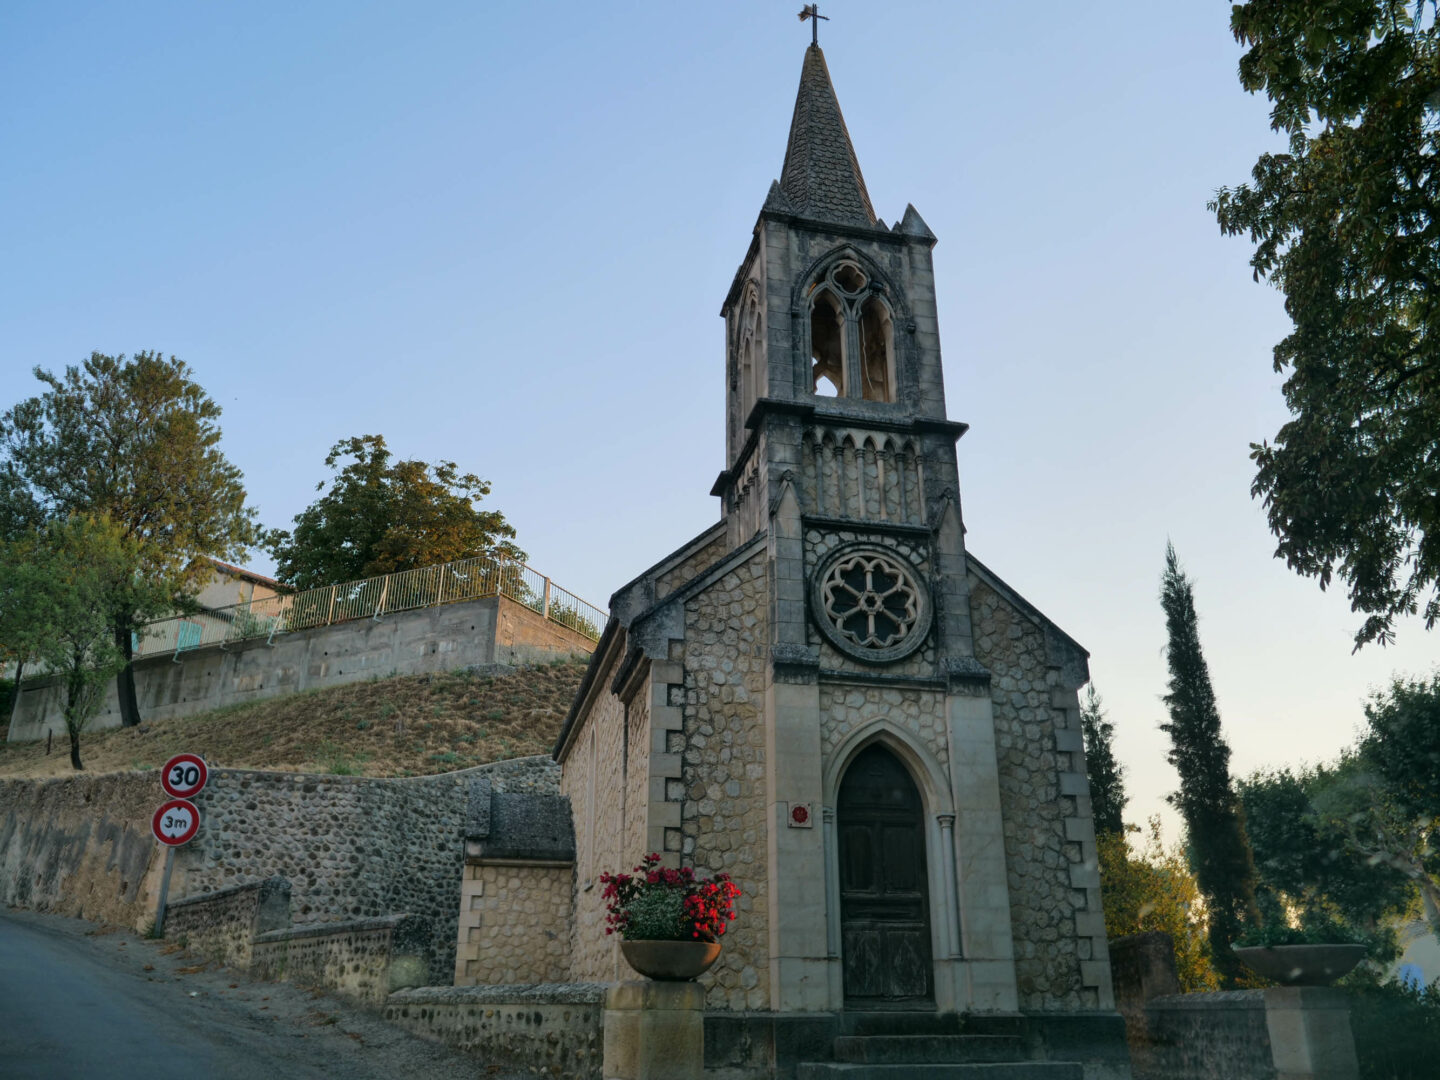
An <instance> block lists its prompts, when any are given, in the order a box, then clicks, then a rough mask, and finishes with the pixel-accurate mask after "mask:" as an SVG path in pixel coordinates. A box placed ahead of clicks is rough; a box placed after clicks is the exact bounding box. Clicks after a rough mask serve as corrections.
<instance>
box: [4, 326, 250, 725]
mask: <svg viewBox="0 0 1440 1080" xmlns="http://www.w3.org/2000/svg"><path fill="white" fill-rule="evenodd" d="M191 375H192V372H191V370H190V368H189V367H188V366H187V365H186V364H185V363H183V362H182V361H180V360H177V359H175V357H173V356H172V357H170V358H169V359H168V360H166V359H165V358H163V357H162V356H161V355H160V354H158V353H150V352H142V353H136V354H135V356H134V357H133V358H131V359H129V360H127V359H126V358H125V357H124V356H104V355H102V354H101V353H92V354H91V356H90V359H88V360H86V361H85V362H84V363H83V364H82V365H80V366H79V367H68V368H66V369H65V372H64V373H63V374H62V375H56V374H52V373H51V372H48V371H45V370H43V369H42V368H36V369H35V377H36V378H37V379H39V380H40V382H41V383H43V384H44V385H45V387H46V389H45V390H44V391H43V392H42V393H40V394H39V395H37V396H35V397H32V398H28V399H26V400H25V401H22V402H20V403H19V404H18V405H15V406H14V407H12V408H11V409H9V410H8V411H6V412H5V413H4V414H3V415H0V477H3V478H4V480H3V482H0V496H3V497H4V501H5V503H6V505H9V506H11V507H12V508H14V507H20V508H21V509H20V510H18V511H14V510H13V509H12V512H13V513H18V514H22V515H23V514H24V513H26V512H27V511H25V510H24V508H25V507H27V506H28V507H29V508H30V511H28V512H29V513H31V515H32V517H33V515H35V514H38V515H39V516H40V517H41V518H43V519H44V520H48V521H61V520H64V519H66V518H68V517H70V516H72V515H82V516H94V517H104V518H106V519H108V520H109V521H110V522H111V523H112V524H113V525H114V526H115V527H116V528H117V529H119V530H120V534H121V536H122V537H123V538H124V539H125V540H126V541H133V542H134V543H135V544H136V546H137V548H136V550H137V559H138V567H139V569H138V573H139V576H140V578H141V579H142V580H143V581H144V582H145V583H146V584H147V587H151V588H154V589H157V590H161V591H168V592H169V593H171V595H172V597H173V602H174V604H175V607H176V609H177V610H183V609H184V607H185V605H186V602H187V601H186V596H187V594H189V593H192V592H193V591H194V590H195V588H196V586H197V585H198V584H199V582H200V581H201V580H202V579H203V578H204V577H205V576H207V575H208V574H209V573H210V572H211V569H212V568H211V567H210V565H209V564H208V562H207V561H206V557H207V556H213V557H215V558H220V559H235V558H238V557H240V556H241V555H242V554H243V552H244V550H245V549H246V548H247V547H249V546H250V545H251V544H253V543H254V541H255V539H256V530H255V524H254V512H253V511H252V510H250V509H249V508H247V507H246V505H245V487H244V485H243V483H242V482H241V475H240V470H239V469H237V468H236V467H235V466H233V465H231V464H230V462H229V461H227V460H226V458H225V455H224V454H222V453H221V452H220V449H219V443H220V428H219V426H218V424H217V423H216V421H217V420H218V419H219V416H220V407H219V406H218V405H216V404H215V402H214V401H212V400H211V399H210V397H209V395H207V394H206V393H205V391H204V390H203V389H202V388H201V387H200V385H199V384H198V383H196V382H195V381H194V379H193V378H192V377H191ZM116 595H117V596H118V597H119V598H120V599H119V600H118V603H119V606H118V607H117V608H115V609H114V610H112V611H110V612H108V616H109V619H110V626H111V633H112V635H113V637H114V639H115V647H116V649H117V650H118V651H119V652H120V653H121V655H123V656H124V657H125V660H126V663H125V664H124V665H123V666H122V667H121V668H120V670H119V673H118V676H117V690H118V692H119V700H120V715H121V720H122V722H123V723H124V724H125V725H127V726H133V725H135V724H138V723H139V722H140V710H139V706H138V705H137V703H136V700H135V677H134V673H133V671H132V669H131V666H130V663H129V661H130V658H131V654H132V640H133V638H132V635H134V634H136V633H138V632H139V630H140V626H141V623H142V621H143V620H142V619H141V618H140V616H139V613H138V612H137V611H134V610H131V609H130V608H129V607H127V606H126V603H125V600H124V597H125V595H126V594H125V593H123V592H122V593H118V594H116Z"/></svg>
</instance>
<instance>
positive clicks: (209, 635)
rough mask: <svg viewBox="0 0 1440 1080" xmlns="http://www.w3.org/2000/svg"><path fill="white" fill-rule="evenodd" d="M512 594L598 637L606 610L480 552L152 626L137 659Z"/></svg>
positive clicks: (139, 641)
mask: <svg viewBox="0 0 1440 1080" xmlns="http://www.w3.org/2000/svg"><path fill="white" fill-rule="evenodd" d="M497 595H498V596H508V597H509V598H510V599H512V600H515V601H517V602H519V603H521V604H524V605H525V606H526V607H528V608H530V609H531V610H533V611H535V612H537V613H539V614H541V615H543V616H545V618H547V619H549V620H551V621H552V622H555V623H558V624H560V625H561V626H566V627H569V628H570V629H571V630H574V631H575V632H576V633H579V634H583V635H584V636H585V637H588V638H590V640H592V641H599V640H600V634H601V631H603V630H604V629H605V622H606V619H607V618H608V616H607V614H606V613H605V612H604V611H603V610H602V609H600V608H598V607H596V606H595V605H594V604H589V603H586V602H585V601H584V600H581V599H580V598H579V597H578V596H576V595H575V594H574V593H572V592H570V591H568V590H566V589H562V588H560V586H558V585H556V584H555V583H554V582H552V581H551V580H550V579H549V578H548V577H546V576H545V575H544V574H541V573H538V572H536V571H535V570H532V569H531V568H530V567H528V566H526V565H525V564H524V563H521V562H515V561H514V560H511V559H505V558H498V557H491V556H478V557H476V558H473V559H460V560H458V561H456V562H449V563H442V564H440V565H439V566H424V567H421V568H420V569H418V570H404V571H401V572H399V573H395V574H384V575H382V576H380V577H373V578H367V579H365V580H364V581H347V582H343V583H342V584H339V585H326V586H322V587H321V588H318V589H307V590H305V591H304V592H298V593H290V594H288V595H285V596H266V597H262V598H260V599H258V600H251V601H249V602H247V603H244V604H232V605H231V606H229V607H223V608H212V609H209V610H206V611H201V612H199V613H198V614H195V615H185V616H175V617H172V618H169V619H160V620H157V621H156V622H153V623H150V624H148V625H147V626H146V627H145V628H144V630H143V631H141V632H140V633H139V634H137V635H136V636H135V639H134V641H133V645H134V653H135V656H136V657H137V658H138V657H142V656H156V655H160V654H164V653H174V654H175V655H177V656H178V655H179V654H180V653H182V652H189V651H190V650H192V649H200V648H204V647H205V646H208V645H219V646H222V647H223V646H225V645H227V644H230V643H232V642H240V641H250V640H253V639H255V638H267V639H271V640H273V639H274V638H275V637H276V636H277V635H279V634H287V633H291V632H293V631H295V630H308V629H310V628H312V627H316V626H330V625H332V624H333V623H340V622H350V621H353V620H355V619H379V618H380V617H381V616H383V615H389V614H392V613H394V612H398V611H413V610H415V609H417V608H426V607H435V606H437V605H439V604H453V603H459V602H460V601H462V600H478V599H481V598H483V597H487V596H497Z"/></svg>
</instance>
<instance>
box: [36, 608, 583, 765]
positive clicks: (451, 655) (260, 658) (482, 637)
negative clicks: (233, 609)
mask: <svg viewBox="0 0 1440 1080" xmlns="http://www.w3.org/2000/svg"><path fill="white" fill-rule="evenodd" d="M594 647H595V643H594V642H593V641H591V640H590V639H589V638H587V637H585V636H584V635H583V634H579V633H576V632H575V631H574V630H571V629H569V628H568V627H565V626H561V625H560V624H559V623H556V622H552V621H551V620H549V619H547V618H545V617H544V616H543V615H540V614H539V613H537V612H535V611H533V610H531V609H530V608H528V607H526V606H525V605H524V604H518V603H516V602H515V601H513V600H511V599H510V598H509V597H504V596H499V597H496V596H492V597H487V598H485V599H483V600H466V601H463V602H461V603H458V604H445V605H442V606H440V607H430V608H420V609H418V610H416V611H401V612H397V613H395V614H393V615H386V616H384V617H383V618H381V619H380V620H379V621H378V622H377V621H375V620H372V619H356V620H353V621H351V622H344V623H336V624H334V625H332V626H320V627H316V628H314V629H312V630H301V631H297V632H295V633H293V634H282V635H279V636H277V637H276V638H275V640H274V642H273V644H267V643H266V642H265V640H264V639H257V640H253V641H246V642H242V643H240V644H238V645H229V646H226V647H225V648H223V649H222V648H220V647H219V646H208V647H206V648H203V649H194V650H190V651H187V652H183V653H180V654H179V655H178V656H155V657H147V658H146V659H144V660H139V661H136V663H135V689H136V696H137V698H138V700H139V704H140V713H141V716H142V717H144V718H145V719H148V720H162V719H168V718H172V717H179V716H190V715H193V714H195V713H199V712H205V711H207V710H209V709H217V708H221V707H223V706H226V705H238V704H242V703H244V702H248V701H258V700H261V699H262V698H268V697H275V696H276V695H278V694H293V693H296V692H298V691H301V690H311V689H315V688H318V687H324V686H339V685H341V684H343V683H350V682H357V681H359V680H361V679H368V678H373V677H376V676H386V675H414V674H422V673H424V672H431V671H452V670H454V669H455V668H460V667H470V666H473V665H483V664H524V663H533V662H536V661H539V660H548V659H552V658H554V657H556V656H588V655H589V654H590V652H591V651H592V650H593V649H594ZM63 692H64V691H63V688H62V687H60V686H59V685H58V684H57V683H55V682H54V681H53V680H48V679H44V680H36V681H34V682H31V681H30V680H26V682H25V686H24V689H23V691H22V692H21V695H20V702H19V706H18V708H17V710H16V713H15V719H14V722H13V723H12V724H11V725H10V736H9V738H10V741H11V742H24V741H28V740H33V739H43V738H44V737H45V734H46V732H47V731H54V732H55V734H56V735H57V736H59V737H64V734H65V723H64V720H63V718H62V715H61V709H62V695H63ZM119 725H120V705H119V702H118V700H117V699H116V696H115V688H114V686H113V685H112V686H111V688H110V691H109V695H108V696H107V698H106V701H105V704H104V705H103V706H102V707H101V710H100V713H99V714H98V715H97V716H96V717H95V719H94V720H92V721H91V724H90V727H91V730H100V729H104V728H113V727H118V726H119Z"/></svg>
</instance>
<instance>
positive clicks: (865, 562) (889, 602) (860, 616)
mask: <svg viewBox="0 0 1440 1080" xmlns="http://www.w3.org/2000/svg"><path fill="white" fill-rule="evenodd" d="M820 603H821V607H822V608H823V610H824V613H825V617H826V619H827V621H828V622H829V623H830V626H831V627H832V628H833V629H834V630H836V631H838V632H839V635H840V636H841V637H842V638H843V639H845V640H846V641H848V642H849V643H851V644H852V645H857V646H859V647H860V648H862V649H884V650H889V649H892V648H894V647H895V646H897V645H899V644H900V643H901V642H902V641H904V639H905V638H906V637H907V636H909V634H910V633H911V631H912V630H914V629H915V626H916V623H918V622H919V620H920V614H921V597H920V591H919V589H917V588H916V586H915V582H914V580H913V579H912V578H911V576H910V575H909V574H908V573H907V572H906V571H905V569H904V568H903V567H902V566H901V565H900V564H899V563H897V562H896V561H895V560H894V559H891V558H889V557H887V556H885V555H882V554H879V553H875V552H868V551H866V552H859V553H856V554H853V555H849V556H847V557H844V558H841V559H839V560H837V561H836V562H835V563H834V564H833V565H832V566H831V567H830V568H829V571H828V572H827V573H826V574H825V578H824V581H823V582H822V583H821V586H820Z"/></svg>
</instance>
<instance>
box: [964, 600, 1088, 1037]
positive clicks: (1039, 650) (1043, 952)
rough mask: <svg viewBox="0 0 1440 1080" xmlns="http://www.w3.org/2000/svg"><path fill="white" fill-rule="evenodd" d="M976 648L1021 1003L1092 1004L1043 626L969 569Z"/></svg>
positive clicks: (1054, 682)
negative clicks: (986, 677)
mask: <svg viewBox="0 0 1440 1080" xmlns="http://www.w3.org/2000/svg"><path fill="white" fill-rule="evenodd" d="M970 587H971V597H970V605H971V615H972V621H973V624H974V627H975V654H976V658H977V659H978V660H979V661H980V663H982V664H984V665H985V666H986V667H987V668H989V669H990V672H991V683H990V700H991V704H992V707H993V709H994V714H995V753H996V758H997V760H998V764H999V770H1000V805H1001V813H1002V815H1003V818H1004V823H1005V861H1006V866H1007V867H1008V871H1009V875H1008V876H1009V886H1010V919H1011V929H1012V932H1013V934H1014V936H1015V976H1016V979H1017V981H1018V984H1019V992H1020V1005H1021V1007H1022V1008H1025V1009H1041V1010H1043V1009H1056V1008H1061V1009H1094V1008H1098V1007H1099V1004H1100V1002H1099V998H1098V995H1097V992H1096V990H1095V989H1094V988H1093V987H1089V986H1086V985H1084V981H1083V979H1082V972H1081V966H1080V965H1081V961H1082V960H1087V961H1088V960H1089V959H1090V956H1089V955H1088V954H1086V955H1082V952H1085V951H1086V950H1088V949H1089V948H1090V941H1089V939H1088V938H1085V939H1083V940H1082V939H1080V938H1079V937H1078V933H1077V928H1076V914H1077V910H1080V911H1083V910H1084V909H1085V906H1086V903H1087V901H1086V893H1085V891H1084V890H1081V889H1077V888H1075V887H1074V886H1073V885H1072V883H1071V869H1070V868H1071V866H1072V865H1076V866H1078V865H1080V864H1081V862H1082V853H1081V845H1080V843H1079V842H1078V841H1074V842H1072V841H1069V840H1067V838H1066V832H1065V821H1064V819H1065V818H1067V817H1073V816H1074V813H1075V811H1074V809H1073V805H1072V804H1073V802H1074V797H1073V795H1066V794H1064V793H1062V791H1061V789H1060V776H1059V774H1060V771H1061V770H1060V764H1061V762H1060V758H1059V753H1058V751H1057V749H1056V720H1055V713H1054V709H1053V707H1052V705H1051V692H1052V690H1053V689H1055V688H1058V687H1059V672H1058V670H1054V669H1051V668H1050V667H1049V665H1048V662H1047V659H1046V651H1045V635H1044V632H1043V631H1042V630H1041V629H1040V628H1039V627H1038V626H1036V625H1035V624H1034V623H1033V622H1031V621H1030V620H1029V619H1027V618H1025V617H1024V616H1023V615H1021V614H1020V613H1019V612H1017V611H1016V610H1015V609H1014V608H1013V607H1012V606H1011V605H1010V604H1009V603H1008V602H1007V601H1006V600H1004V599H1003V598H1002V597H1001V596H1000V595H999V594H997V593H996V592H995V591H994V590H993V589H991V588H989V587H988V586H987V585H986V584H984V583H983V582H981V581H979V580H978V579H976V578H974V577H972V578H971V579H970Z"/></svg>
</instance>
